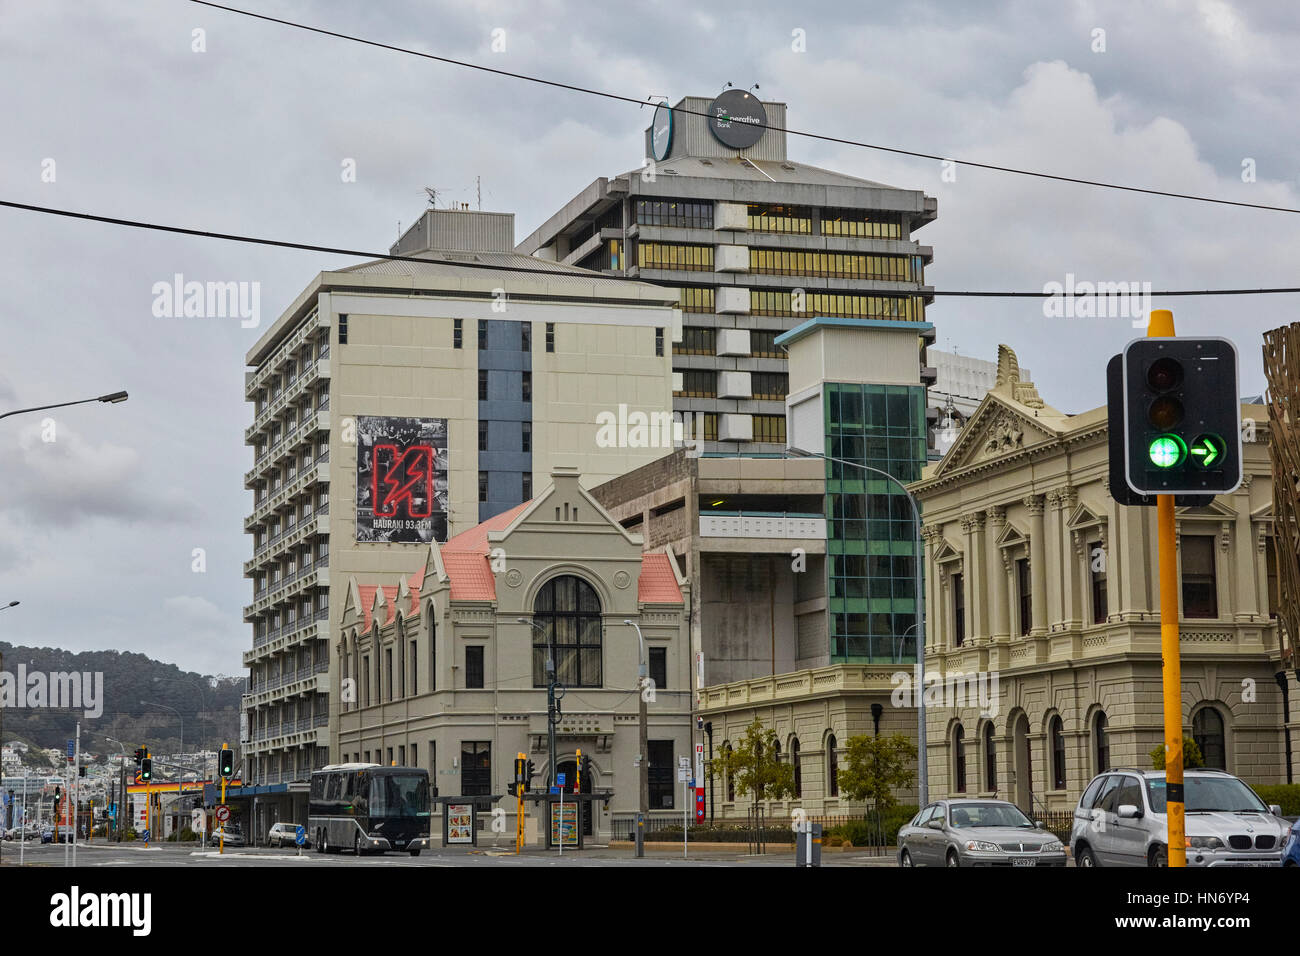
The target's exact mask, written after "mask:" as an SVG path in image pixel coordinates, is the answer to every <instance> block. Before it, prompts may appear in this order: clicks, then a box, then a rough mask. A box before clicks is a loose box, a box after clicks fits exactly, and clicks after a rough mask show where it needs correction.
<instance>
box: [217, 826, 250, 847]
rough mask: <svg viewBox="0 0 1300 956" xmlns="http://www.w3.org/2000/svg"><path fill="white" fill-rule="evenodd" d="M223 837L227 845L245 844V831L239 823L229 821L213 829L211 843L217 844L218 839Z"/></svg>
mask: <svg viewBox="0 0 1300 956" xmlns="http://www.w3.org/2000/svg"><path fill="white" fill-rule="evenodd" d="M223 839H224V842H225V844H226V846H243V845H244V831H243V830H242V829H241V828H240V826H239V824H238V823H227V824H224V825H222V826H218V827H217V828H216V829H215V830H213V831H212V839H211V843H212V844H213V845H214V846H215V845H216V844H217V841H219V840H223Z"/></svg>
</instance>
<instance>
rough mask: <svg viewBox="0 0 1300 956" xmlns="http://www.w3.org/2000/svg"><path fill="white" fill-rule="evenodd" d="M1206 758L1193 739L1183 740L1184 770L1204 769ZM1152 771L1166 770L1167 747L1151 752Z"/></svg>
mask: <svg viewBox="0 0 1300 956" xmlns="http://www.w3.org/2000/svg"><path fill="white" fill-rule="evenodd" d="M1204 766H1205V758H1204V757H1202V756H1201V748H1200V747H1198V746H1196V741H1195V740H1193V739H1192V738H1191V737H1184V738H1183V769H1184V770H1191V769H1192V768H1193V767H1204ZM1151 769H1152V770H1164V769H1165V745H1164V744H1161V745H1160V746H1159V747H1157V748H1156V749H1155V750H1153V751H1151Z"/></svg>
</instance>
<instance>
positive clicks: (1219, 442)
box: [1189, 434, 1227, 468]
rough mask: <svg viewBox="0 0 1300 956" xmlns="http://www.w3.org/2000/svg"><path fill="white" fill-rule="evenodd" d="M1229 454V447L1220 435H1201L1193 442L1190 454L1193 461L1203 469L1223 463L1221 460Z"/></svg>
mask: <svg viewBox="0 0 1300 956" xmlns="http://www.w3.org/2000/svg"><path fill="white" fill-rule="evenodd" d="M1226 453H1227V446H1226V445H1225V444H1224V441H1223V439H1222V438H1220V437H1219V436H1218V435H1210V434H1206V435H1199V436H1197V438H1196V440H1195V441H1194V442H1192V447H1191V450H1190V452H1189V454H1191V456H1192V461H1194V462H1196V464H1198V465H1200V466H1201V467H1202V468H1213V467H1214V466H1215V465H1216V464H1220V463H1221V459H1222V458H1223V456H1224V455H1225V454H1226Z"/></svg>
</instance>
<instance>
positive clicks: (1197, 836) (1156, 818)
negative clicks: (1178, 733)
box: [1070, 769, 1289, 866]
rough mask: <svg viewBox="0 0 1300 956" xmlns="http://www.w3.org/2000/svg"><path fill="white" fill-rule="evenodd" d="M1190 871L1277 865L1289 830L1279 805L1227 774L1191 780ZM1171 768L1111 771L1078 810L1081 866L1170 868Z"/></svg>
mask: <svg viewBox="0 0 1300 956" xmlns="http://www.w3.org/2000/svg"><path fill="white" fill-rule="evenodd" d="M1183 792H1184V796H1185V798H1186V803H1185V807H1186V815H1185V817H1184V821H1185V828H1186V840H1187V844H1186V845H1187V865H1188V866H1277V865H1278V861H1279V860H1280V859H1281V855H1282V852H1281V848H1282V843H1283V841H1284V840H1285V838H1286V834H1287V830H1288V829H1289V827H1288V825H1287V822H1286V821H1285V820H1283V819H1281V810H1280V808H1279V807H1276V806H1271V807H1266V806H1265V805H1264V801H1263V800H1261V799H1260V798H1259V796H1258V795H1257V794H1256V793H1255V791H1254V790H1252V789H1250V787H1248V786H1247V785H1246V784H1245V783H1244V782H1243V781H1241V780H1240V779H1238V778H1237V777H1234V776H1233V775H1232V774H1230V773H1228V772H1226V771H1223V770H1204V769H1198V770H1189V771H1187V772H1186V773H1185V774H1184V775H1183ZM1168 843H1169V831H1168V824H1167V822H1166V819H1165V774H1164V771H1163V770H1128V769H1118V770H1109V771H1107V772H1106V773H1103V774H1100V775H1098V776H1097V777H1095V778H1094V779H1093V780H1092V782H1091V783H1089V784H1088V787H1087V789H1085V790H1084V791H1083V796H1082V797H1081V798H1080V799H1079V805H1078V806H1077V807H1076V808H1075V810H1074V827H1073V829H1072V830H1071V831H1070V847H1071V851H1072V853H1073V854H1074V860H1075V863H1076V865H1078V866H1165V865H1167V863H1168V858H1169V852H1168V850H1169V847H1168Z"/></svg>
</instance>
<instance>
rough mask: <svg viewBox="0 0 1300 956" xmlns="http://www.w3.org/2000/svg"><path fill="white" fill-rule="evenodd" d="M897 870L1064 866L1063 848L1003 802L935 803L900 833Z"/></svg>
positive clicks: (1050, 835) (948, 801)
mask: <svg viewBox="0 0 1300 956" xmlns="http://www.w3.org/2000/svg"><path fill="white" fill-rule="evenodd" d="M898 865H899V866H1065V846H1064V845H1063V844H1062V843H1061V841H1060V840H1058V839H1057V838H1056V837H1055V836H1054V835H1052V834H1051V833H1049V832H1048V831H1046V830H1044V829H1043V825H1042V824H1041V823H1035V822H1033V821H1032V820H1030V819H1029V818H1028V817H1027V816H1025V815H1024V813H1022V812H1021V811H1020V808H1019V807H1017V806H1016V805H1015V804H1014V803H1008V802H1007V801H1005V800H961V799H950V800H937V801H935V802H934V803H931V804H930V805H929V806H927V807H925V808H923V809H922V810H921V812H920V813H918V814H917V815H916V816H915V817H913V818H912V820H911V822H909V823H908V824H907V825H906V826H904V827H902V828H901V829H900V830H899V831H898Z"/></svg>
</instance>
